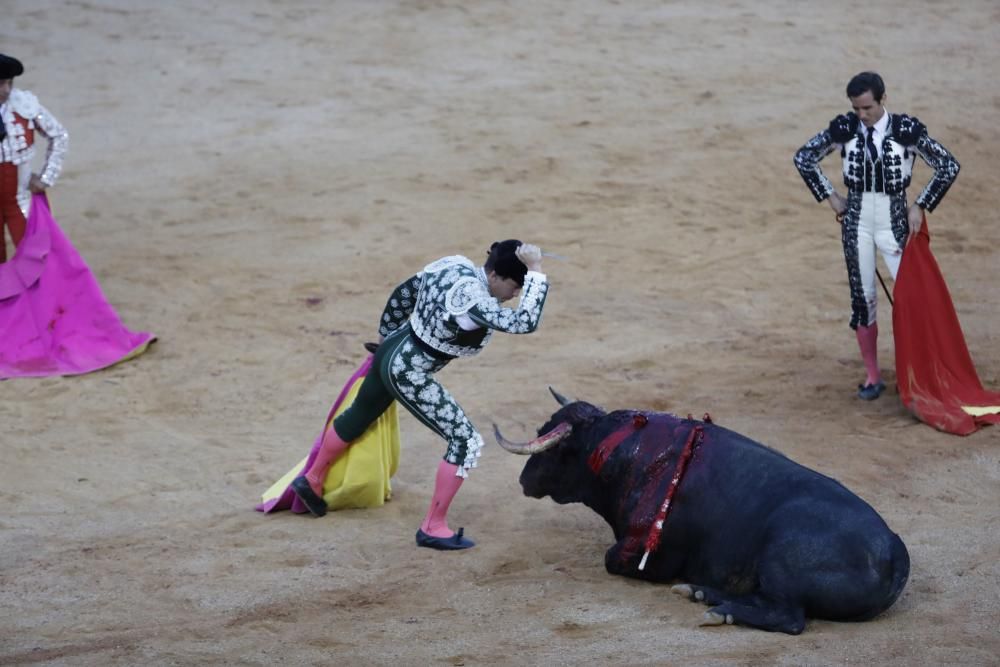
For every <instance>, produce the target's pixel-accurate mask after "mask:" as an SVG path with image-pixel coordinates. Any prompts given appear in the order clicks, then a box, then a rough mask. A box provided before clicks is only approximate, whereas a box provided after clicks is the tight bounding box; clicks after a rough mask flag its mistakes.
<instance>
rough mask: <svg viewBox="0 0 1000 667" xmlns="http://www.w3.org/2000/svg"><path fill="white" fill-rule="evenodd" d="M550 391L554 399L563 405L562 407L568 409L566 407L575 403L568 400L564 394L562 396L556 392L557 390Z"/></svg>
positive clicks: (550, 389)
mask: <svg viewBox="0 0 1000 667" xmlns="http://www.w3.org/2000/svg"><path fill="white" fill-rule="evenodd" d="M549 391H550V392H551V393H552V396H553V397H554V398H555V399H556V400H557V401H559V405H561V406H563V407H566V406H567V405H569V404H570V403H573V402H574V401H571V400H570V399H568V398H566V397H565V396H563V395H562V394H560V393H559V392H558V391H556V390H555V389H553V388H552V387H549Z"/></svg>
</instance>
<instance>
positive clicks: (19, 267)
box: [0, 194, 155, 379]
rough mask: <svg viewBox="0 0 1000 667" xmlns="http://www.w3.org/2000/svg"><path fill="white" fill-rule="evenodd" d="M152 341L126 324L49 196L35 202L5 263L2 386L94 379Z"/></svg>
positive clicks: (0, 302)
mask: <svg viewBox="0 0 1000 667" xmlns="http://www.w3.org/2000/svg"><path fill="white" fill-rule="evenodd" d="M153 340H155V337H154V336H153V335H152V334H150V333H145V332H140V333H133V332H131V331H129V330H128V329H126V328H125V327H124V326H123V325H122V323H121V321H120V320H119V319H118V316H117V315H116V314H115V311H114V309H113V308H112V307H111V305H110V304H109V303H108V302H107V300H105V298H104V295H103V294H102V293H101V288H100V286H99V285H98V284H97V280H95V279H94V276H93V274H92V273H91V272H90V269H88V268H87V264H86V263H85V262H84V261H83V258H82V257H80V254H79V253H78V252H77V251H76V249H74V248H73V246H72V244H71V243H70V242H69V240H68V239H67V238H66V237H65V236H64V235H63V233H62V230H60V229H59V225H57V224H56V221H55V219H54V218H53V217H52V214H51V213H50V212H49V206H48V201H47V200H46V198H45V195H37V194H36V195H34V197H33V198H32V202H31V211H30V213H29V215H28V220H27V228H26V229H25V233H24V238H23V239H21V243H20V245H18V247H17V251H16V252H15V253H14V256H13V257H12V258H10V259H9V260H8V261H7V262H5V263H3V264H0V379H6V378H14V377H43V376H48V375H78V374H80V373H89V372H91V371H96V370H98V369H100V368H105V367H107V366H110V365H112V364H115V363H118V362H119V361H124V360H125V359H129V358H131V357H134V356H136V355H138V354H141V353H142V352H144V351H145V350H146V347H147V346H148V345H149V344H150V343H151V342H152V341H153Z"/></svg>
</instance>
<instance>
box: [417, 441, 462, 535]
mask: <svg viewBox="0 0 1000 667" xmlns="http://www.w3.org/2000/svg"><path fill="white" fill-rule="evenodd" d="M457 472H458V466H457V465H455V464H454V463H448V462H447V461H444V460H442V461H441V463H439V464H438V469H437V477H436V479H435V480H434V498H433V499H432V500H431V506H430V508H429V509H428V510H427V516H426V517H424V522H423V523H422V524H420V530H422V531H424V532H425V533H427V534H428V535H431V536H433V537H451V536H452V535H453V534H454V531H452V530H451V529H450V528H448V517H447V514H448V506H449V505H451V499H452V498H454V497H455V494H456V493H458V489H459V487H460V486H462V482H463V481H465V479H464V478H463V477H459V476H458V475H457V474H456V473H457Z"/></svg>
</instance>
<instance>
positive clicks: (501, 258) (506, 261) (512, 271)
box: [483, 239, 528, 287]
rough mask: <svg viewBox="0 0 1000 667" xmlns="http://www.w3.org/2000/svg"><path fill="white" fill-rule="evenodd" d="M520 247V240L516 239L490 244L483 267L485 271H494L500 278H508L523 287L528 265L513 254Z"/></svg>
mask: <svg viewBox="0 0 1000 667" xmlns="http://www.w3.org/2000/svg"><path fill="white" fill-rule="evenodd" d="M520 247H521V242H520V241H518V240H517V239H508V240H507V241H497V242H495V243H494V244H493V245H491V246H490V251H489V253H488V254H489V257H487V259H486V264H484V265H483V268H484V269H486V270H487V271H496V273H497V275H498V276H500V277H501V278H510V279H511V280H514V281H515V282H517V284H518V285H521V286H522V287H523V286H524V276H525V274H526V273H528V267H527V266H525V265H524V262H522V261H521V260H519V259H518V258H517V255H515V254H514V253H515V252H517V249H518V248H520Z"/></svg>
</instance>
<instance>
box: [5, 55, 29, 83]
mask: <svg viewBox="0 0 1000 667" xmlns="http://www.w3.org/2000/svg"><path fill="white" fill-rule="evenodd" d="M22 74H24V65H22V64H21V61H20V60H18V59H17V58H11V57H10V56H5V55H4V54H2V53H0V79H13V78H14V77H15V76H21V75H22Z"/></svg>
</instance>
